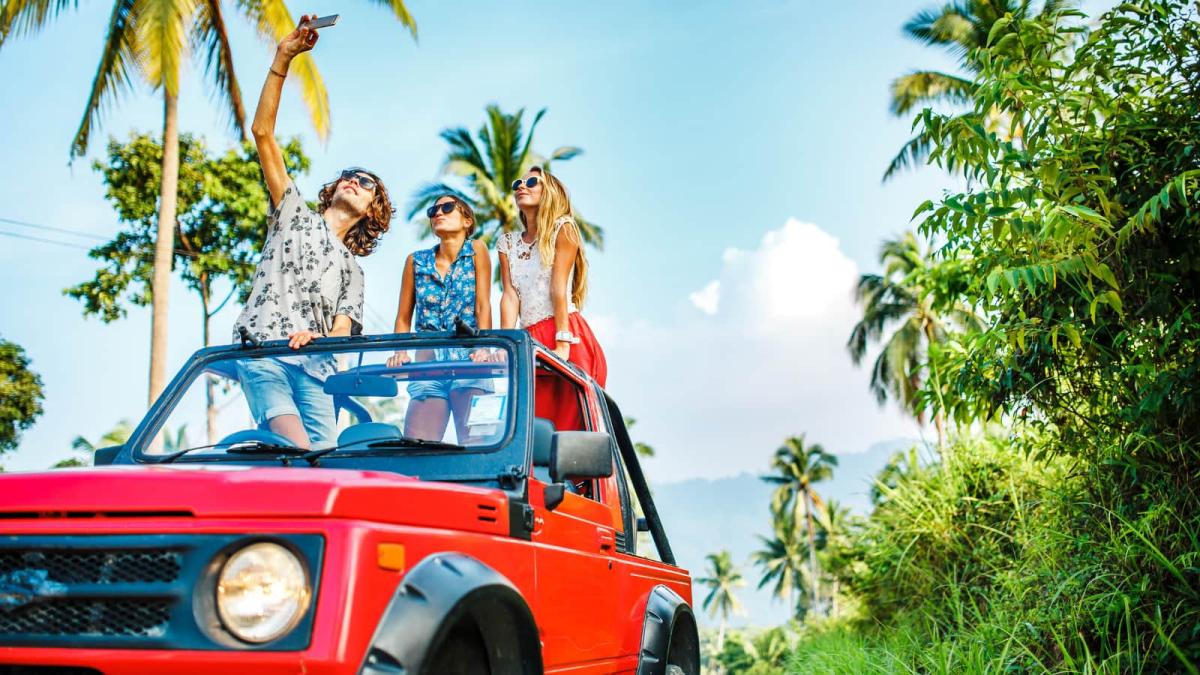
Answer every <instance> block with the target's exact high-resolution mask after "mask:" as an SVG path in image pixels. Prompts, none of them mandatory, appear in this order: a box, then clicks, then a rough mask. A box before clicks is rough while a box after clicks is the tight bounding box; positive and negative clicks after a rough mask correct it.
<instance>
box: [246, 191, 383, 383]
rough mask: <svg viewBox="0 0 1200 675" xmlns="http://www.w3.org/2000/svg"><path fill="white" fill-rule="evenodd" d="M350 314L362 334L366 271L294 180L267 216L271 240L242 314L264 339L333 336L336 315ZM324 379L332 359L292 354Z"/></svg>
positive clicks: (331, 369) (265, 245)
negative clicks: (312, 334) (304, 334)
mask: <svg viewBox="0 0 1200 675" xmlns="http://www.w3.org/2000/svg"><path fill="white" fill-rule="evenodd" d="M339 314H343V315H345V316H348V317H350V320H351V322H352V328H351V333H361V332H362V317H363V272H362V268H361V267H359V265H358V261H357V260H355V259H354V255H353V254H352V253H350V250H349V249H347V248H346V245H345V244H343V243H342V241H341V239H339V238H338V237H337V235H336V234H334V232H333V230H331V229H330V228H329V225H328V224H326V223H325V219H324V218H322V217H321V215H320V214H318V213H317V212H316V211H313V210H312V209H310V208H308V205H307V204H305V202H304V199H303V198H302V197H301V196H300V191H299V190H297V189H296V184H295V183H292V182H289V183H288V186H287V190H285V191H284V193H283V198H282V199H280V200H279V205H278V206H277V207H275V208H274V209H272V210H271V213H270V215H269V216H268V217H267V240H266V242H264V243H263V252H262V258H261V260H259V263H258V268H257V269H256V270H255V273H254V282H253V286H252V287H251V290H250V299H249V300H248V301H247V302H246V306H245V308H243V309H242V313H241V315H240V316H238V319H237V322H236V323H235V324H234V328H233V339H234V341H235V342H236V341H238V340H239V339H240V338H239V337H238V331H237V328H238V326H245V327H246V329H247V330H248V331H250V334H251V335H253V336H254V337H255V338H257V339H259V340H280V339H286V338H287V337H288V335H290V334H292V333H294V332H296V331H301V330H310V331H313V332H315V333H319V334H321V335H328V334H329V331H330V330H332V329H333V318H334V317H335V316H338V315H339ZM285 360H288V361H294V362H296V363H297V365H301V366H302V367H303V368H304V369H305V370H306V371H308V373H309V374H311V375H312V376H313V377H316V378H317V379H320V380H324V379H325V378H326V377H327V376H329V375H331V374H332V373H333V372H334V364H333V359H332V358H328V357H305V356H297V357H286V358H285Z"/></svg>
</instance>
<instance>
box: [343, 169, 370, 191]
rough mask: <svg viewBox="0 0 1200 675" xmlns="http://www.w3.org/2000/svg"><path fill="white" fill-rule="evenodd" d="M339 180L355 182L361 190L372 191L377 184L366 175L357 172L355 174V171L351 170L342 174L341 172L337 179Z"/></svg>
mask: <svg viewBox="0 0 1200 675" xmlns="http://www.w3.org/2000/svg"><path fill="white" fill-rule="evenodd" d="M339 180H352V181H355V182H357V183H358V184H359V185H360V186H362V189H364V190H374V189H375V185H376V184H377V183H376V182H375V179H374V178H371V177H370V176H368V175H366V174H364V173H359V172H357V171H354V170H352V169H346V170H345V171H343V172H342V175H341V177H340V178H339Z"/></svg>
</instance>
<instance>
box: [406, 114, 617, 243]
mask: <svg viewBox="0 0 1200 675" xmlns="http://www.w3.org/2000/svg"><path fill="white" fill-rule="evenodd" d="M486 110H487V122H486V123H485V124H484V125H483V126H482V127H480V128H479V131H478V132H477V134H476V137H472V136H471V132H470V131H468V130H467V129H465V128H463V127H456V128H454V129H446V130H444V131H442V133H441V137H442V140H444V141H445V142H446V145H448V146H449V148H448V150H447V152H446V159H445V161H444V162H443V163H442V171H441V172H442V175H443V176H447V177H449V176H455V177H458V178H461V179H462V180H464V181H465V182H466V185H467V189H468V190H469V193H468V194H464V193H463V192H461V191H460V190H456V189H455V188H453V187H451V186H449V185H447V184H446V183H444V182H435V183H429V184H427V185H425V186H423V187H421V188H420V189H418V190H417V191H416V192H414V193H413V196H412V200H411V201H410V202H409V208H408V218H409V219H410V220H411V219H412V218H414V217H416V216H417V214H419V213H421V212H423V211H424V210H425V209H426V208H427V207H428V206H430V205H431V204H433V203H434V202H435V201H437V198H438V197H439V196H441V195H444V194H448V193H449V194H454V195H457V196H459V197H460V198H462V199H463V200H464V201H466V202H467V203H469V204H470V205H471V208H472V209H473V210H474V211H475V220H476V223H477V224H478V226H479V228H478V229H479V231H480V233H481V234H480V236H481V237H482V238H483V240H484V242H486V243H487V244H488V245H489V246H492V245H494V244H495V242H496V240H497V237H498V235H499V234H500V233H501V232H515V231H518V230H521V229H522V225H521V220H520V217H519V216H518V213H517V205H516V203H515V202H514V201H513V191H512V183H513V181H515V180H516V179H518V178H520V177H522V176H524V175H525V173H526V172H527V171H529V169H530V167H534V166H541V167H545V168H549V167H550V164H551V163H552V162H565V161H567V160H569V159H571V158H573V157H577V156H579V155H580V154H581V153H582V152H583V150H581V149H580V148H576V147H573V146H563V147H560V148H558V149H556V150H554V152H551V153H550V155H549V156H543V155H540V154H538V153H537V152H535V151H534V150H533V135H534V132H535V131H536V130H537V125H538V122H540V121H541V120H542V117H543V116H544V115H545V114H546V109H545V108H543V109H541V110H539V111H538V112H537V114H536V115H534V116H533V121H532V122H530V124H529V129H528V130H526V129H524V128H523V125H522V121H523V119H524V116H525V109H524V108H522V109H520V110H518V111H517V112H515V113H511V114H510V113H506V112H504V111H502V110H501V109H500V107H499V106H497V105H494V104H493V105H489V106H488V107H487V109H486ZM476 138H478V141H479V142H478V143H476ZM575 221H576V222H577V223H578V224H579V229H580V233H581V234H582V236H583V241H584V243H586V244H590V245H591V246H594V247H596V248H601V247H602V246H603V245H604V231H603V230H602V229H601V228H600V226H598V225H596V224H595V223H591V222H588V221H587V220H585V219H583V218H581V217H580V216H579V214H578V213H576V214H575ZM424 228H425V234H429V226H428V222H425V223H424Z"/></svg>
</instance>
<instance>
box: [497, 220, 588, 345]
mask: <svg viewBox="0 0 1200 675" xmlns="http://www.w3.org/2000/svg"><path fill="white" fill-rule="evenodd" d="M572 222H574V220H573V219H572V218H571V216H563V217H561V218H559V219H558V220H556V221H554V236H555V237H556V238H557V237H558V233H559V231H561V230H562V227H563V225H565V224H567V223H572ZM496 253H503V254H505V255H507V256H508V276H509V277H510V278H511V279H512V284H513V288H515V289H516V291H517V296H518V297H519V298H520V299H521V312H520V319H521V327H522V328H529V327H530V326H532V325H533V324H535V323H537V322H539V321H542V320H543V319H545V318H547V317H551V316H554V304H553V303H552V302H551V301H550V269H551V264H552V263H553V262H554V261H552V260H551V261H548V262H543V261H542V254H541V251H538V247H537V242H536V241H535V242H533V243H529V244H527V243H525V240H524V238H522V237H521V233H520V232H504V233H503V234H501V235H500V240H499V241H497V242H496ZM567 297H568V298H570V297H571V288H570V282H568V288H567ZM578 311H579V308H578V307H576V306H575V303H574V302H571V301H570V300H567V313H568V314H570V313H573V312H578Z"/></svg>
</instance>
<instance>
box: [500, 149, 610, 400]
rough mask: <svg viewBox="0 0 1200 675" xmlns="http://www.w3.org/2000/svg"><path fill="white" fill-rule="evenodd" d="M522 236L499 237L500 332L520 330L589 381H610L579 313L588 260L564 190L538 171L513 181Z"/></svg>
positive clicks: (584, 290)
mask: <svg viewBox="0 0 1200 675" xmlns="http://www.w3.org/2000/svg"><path fill="white" fill-rule="evenodd" d="M512 187H513V197H514V199H515V200H516V203H517V209H518V210H519V211H520V216H521V223H522V224H524V225H525V231H524V232H505V233H503V234H501V235H500V240H499V242H497V244H496V252H497V253H499V254H500V276H501V280H502V281H503V283H504V294H503V295H502V296H501V298H500V326H501V328H515V327H516V326H517V320H518V319H520V322H521V327H522V328H524V329H525V330H527V331H529V333H530V335H532V336H533V338H534V339H536V340H537V341H539V342H541V343H542V344H544V345H546V346H548V347H552V348H553V349H554V353H555V354H558V356H559V357H561V358H562V359H563V360H564V361H569V362H571V363H573V364H575V365H576V366H578V367H579V368H580V369H582V370H583V371H584V372H586V373H588V374H589V375H591V376H592V379H594V380H595V381H596V382H597V383H599V384H600V386H601V387H603V386H604V383H605V380H607V379H608V364H607V363H606V362H605V360H604V351H603V350H602V349H600V343H598V342H597V341H596V337H595V336H594V335H592V329H591V328H590V327H589V326H588V323H587V321H585V320H584V318H583V316H582V315H581V314H580V313H579V308H580V307H582V306H583V301H584V298H585V296H586V295H587V273H588V264H587V259H586V258H585V257H584V255H583V242H582V240H581V238H580V234H579V226H578V225H577V224H576V223H575V217H574V212H573V211H572V209H571V200H570V198H569V197H568V195H567V190H566V188H565V187H564V186H563V184H562V182H561V181H559V180H558V178H556V177H554V176H552V175H551V174H550V172H549V171H547V170H545V169H542V168H540V167H534V168H532V169H530V170H529V171H528V172H527V173H526V174H525V177H524V178H520V179H517V180H516V181H513V185H512Z"/></svg>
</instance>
